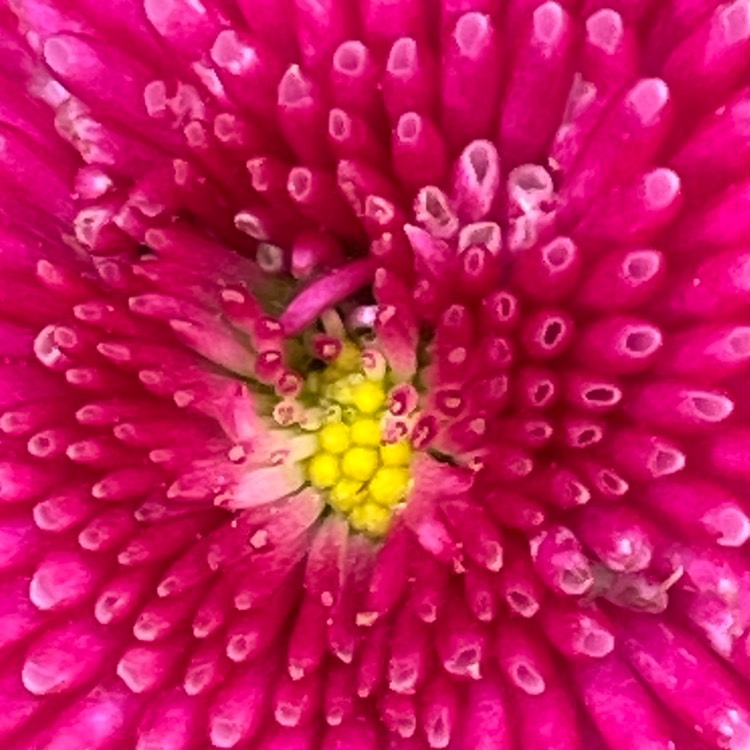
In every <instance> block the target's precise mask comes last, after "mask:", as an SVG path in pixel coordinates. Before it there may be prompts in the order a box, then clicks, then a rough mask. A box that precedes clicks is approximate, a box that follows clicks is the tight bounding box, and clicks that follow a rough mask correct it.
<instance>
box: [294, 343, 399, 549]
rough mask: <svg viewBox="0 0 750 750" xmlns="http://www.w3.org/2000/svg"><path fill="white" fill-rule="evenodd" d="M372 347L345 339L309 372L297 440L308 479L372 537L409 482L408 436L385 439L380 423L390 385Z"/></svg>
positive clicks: (383, 530)
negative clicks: (334, 355) (300, 438)
mask: <svg viewBox="0 0 750 750" xmlns="http://www.w3.org/2000/svg"><path fill="white" fill-rule="evenodd" d="M377 354H379V353H378V352H375V351H374V350H372V351H371V350H367V352H366V355H367V356H364V355H363V354H362V353H361V351H360V349H359V348H358V347H357V346H355V345H354V344H353V343H352V342H345V343H344V345H343V348H342V351H341V354H340V355H339V356H338V357H337V358H336V359H335V360H334V361H333V362H331V363H330V364H329V365H328V366H327V367H326V368H325V369H324V370H318V371H315V372H312V373H310V375H309V376H308V378H307V380H306V382H305V390H304V394H305V400H304V401H300V402H298V403H299V404H300V407H299V409H300V416H299V417H298V418H297V425H298V427H297V429H300V428H301V430H302V431H303V432H304V433H306V437H308V438H309V440H310V442H307V441H304V442H301V443H300V451H302V449H303V448H304V449H305V450H307V451H308V452H307V454H306V455H305V456H304V458H302V459H301V460H304V461H306V469H307V480H308V481H309V483H310V484H311V485H312V486H313V487H314V488H316V489H317V490H320V491H321V492H323V494H324V496H325V498H326V501H327V502H328V505H329V506H330V508H331V509H332V510H333V511H334V512H337V513H340V514H342V515H344V516H346V518H347V520H348V521H349V523H350V525H351V526H352V528H353V529H355V530H356V531H360V532H362V533H365V534H368V535H370V536H374V537H379V536H383V535H384V534H385V533H386V532H387V531H388V529H389V527H390V525H391V521H392V518H393V514H394V512H395V511H396V509H397V507H398V506H400V505H401V504H402V503H404V502H406V499H407V496H408V494H409V491H410V489H411V482H412V480H411V472H410V470H409V466H410V464H411V459H412V448H411V444H410V442H409V441H408V440H400V441H399V442H395V443H386V435H385V433H384V427H383V426H382V425H383V424H385V422H384V417H385V416H386V405H387V402H388V397H389V395H388V394H389V391H390V389H391V387H392V385H393V384H392V382H391V381H390V378H389V372H388V369H387V365H386V363H385V358H383V357H382V355H379V356H380V359H382V362H381V361H380V360H379V359H378V356H376V355H377ZM378 364H380V365H382V367H381V368H380V369H379V367H378V366H377V365H378ZM295 445H296V444H295ZM308 445H309V448H308Z"/></svg>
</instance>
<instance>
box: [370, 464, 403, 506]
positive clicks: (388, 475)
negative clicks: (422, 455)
mask: <svg viewBox="0 0 750 750" xmlns="http://www.w3.org/2000/svg"><path fill="white" fill-rule="evenodd" d="M409 481H410V476H409V470H408V469H406V468H403V467H395V466H381V467H380V468H379V469H378V470H377V471H376V472H375V476H373V478H372V479H371V480H370V483H369V485H368V486H367V489H368V491H369V493H370V497H371V498H372V499H373V500H374V501H375V502H376V503H378V504H379V505H384V506H386V507H387V508H391V507H393V506H394V505H397V504H398V503H400V502H401V501H402V500H403V499H404V497H405V495H406V493H407V491H408V489H409Z"/></svg>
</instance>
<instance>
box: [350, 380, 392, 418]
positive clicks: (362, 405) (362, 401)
mask: <svg viewBox="0 0 750 750" xmlns="http://www.w3.org/2000/svg"><path fill="white" fill-rule="evenodd" d="M352 395H353V402H354V406H356V407H357V409H358V410H359V411H360V412H361V413H362V414H375V413H376V412H378V411H379V410H380V409H381V407H382V406H383V404H384V403H385V391H384V390H383V385H382V384H381V383H374V382H373V381H372V380H365V381H364V382H362V383H359V384H358V385H356V386H355V387H354V391H353V394H352Z"/></svg>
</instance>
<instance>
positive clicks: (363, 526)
mask: <svg viewBox="0 0 750 750" xmlns="http://www.w3.org/2000/svg"><path fill="white" fill-rule="evenodd" d="M349 520H350V521H351V524H352V526H354V528H355V529H360V530H361V531H365V532H367V533H368V534H372V535H373V536H382V535H383V534H385V532H386V531H388V527H389V525H390V523H391V513H390V511H389V510H387V509H386V508H383V507H382V506H380V505H376V504H375V503H363V504H362V505H358V506H357V507H356V508H355V509H354V510H353V511H352V512H351V515H350V516H349Z"/></svg>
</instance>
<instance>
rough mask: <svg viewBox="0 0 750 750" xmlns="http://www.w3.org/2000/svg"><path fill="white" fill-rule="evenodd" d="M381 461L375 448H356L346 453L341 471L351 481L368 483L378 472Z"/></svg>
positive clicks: (342, 460)
mask: <svg viewBox="0 0 750 750" xmlns="http://www.w3.org/2000/svg"><path fill="white" fill-rule="evenodd" d="M379 463H380V459H379V457H378V452H377V451H376V450H375V448H363V447H361V446H354V448H350V449H349V450H348V451H347V452H346V453H344V456H343V458H342V459H341V471H342V472H343V473H344V475H345V476H347V477H350V478H351V479H357V480H359V481H360V482H367V481H368V480H370V479H372V477H373V475H374V474H375V472H376V471H377V470H378V464H379Z"/></svg>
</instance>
